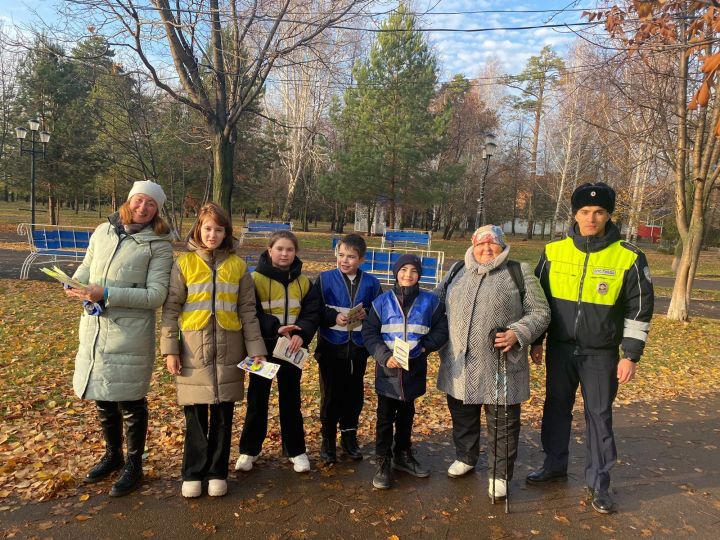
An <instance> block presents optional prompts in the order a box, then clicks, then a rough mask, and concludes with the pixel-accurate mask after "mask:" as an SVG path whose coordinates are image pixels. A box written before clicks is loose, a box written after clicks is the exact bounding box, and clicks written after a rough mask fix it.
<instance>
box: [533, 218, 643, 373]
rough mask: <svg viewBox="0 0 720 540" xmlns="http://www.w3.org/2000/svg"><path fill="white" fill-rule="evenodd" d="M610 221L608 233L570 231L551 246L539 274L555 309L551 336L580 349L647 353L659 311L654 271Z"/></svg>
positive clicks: (579, 351)
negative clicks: (654, 316)
mask: <svg viewBox="0 0 720 540" xmlns="http://www.w3.org/2000/svg"><path fill="white" fill-rule="evenodd" d="M619 236H620V235H619V231H618V230H617V228H616V227H615V226H614V224H612V223H608V229H607V232H606V235H605V236H604V237H602V238H594V237H580V236H575V237H572V236H569V237H567V238H565V239H563V240H559V241H557V242H551V243H550V244H548V245H547V246H546V247H545V252H544V254H543V256H542V257H541V259H540V263H539V264H538V267H537V269H536V272H535V273H536V275H537V276H538V277H539V278H540V282H541V284H542V286H543V288H544V289H545V294H546V296H547V298H548V302H549V304H550V308H551V311H552V319H551V322H550V326H549V328H548V339H549V340H550V341H555V342H559V343H571V344H574V345H575V351H576V354H598V353H600V352H603V351H605V352H610V353H611V354H617V349H618V346H619V345H620V344H621V342H622V347H623V350H624V354H625V356H626V357H627V358H631V359H632V360H638V359H639V358H640V356H641V355H642V352H643V348H644V345H645V342H646V340H647V335H648V331H649V329H650V319H651V318H652V312H653V289H652V282H651V280H650V272H649V270H648V267H647V262H646V260H645V256H644V255H643V253H642V251H640V250H639V249H638V248H637V247H635V246H634V245H632V244H630V243H627V242H624V241H622V240H620V238H619Z"/></svg>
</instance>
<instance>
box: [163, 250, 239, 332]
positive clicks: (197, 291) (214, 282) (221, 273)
mask: <svg viewBox="0 0 720 540" xmlns="http://www.w3.org/2000/svg"><path fill="white" fill-rule="evenodd" d="M177 264H178V267H179V268H180V271H181V272H182V274H183V276H185V284H186V286H187V299H186V300H185V304H184V305H183V308H182V313H181V314H180V318H179V321H178V322H179V325H180V329H181V330H185V331H187V330H202V329H203V328H205V326H207V324H208V322H210V317H211V316H212V315H215V318H216V319H217V322H218V324H219V325H220V326H221V327H222V328H224V329H225V330H240V329H241V328H242V321H240V317H239V316H238V312H237V303H238V295H239V293H240V280H241V279H242V277H243V275H245V271H246V270H247V265H246V264H245V261H243V260H242V259H241V258H240V257H238V256H237V255H235V254H230V255H228V258H227V259H225V260H224V261H223V262H222V264H220V266H219V267H218V268H217V269H216V270H213V269H211V268H210V267H209V266H208V264H207V263H206V262H205V261H204V260H203V259H202V258H201V257H200V256H199V255H197V254H196V253H184V254H182V255H180V257H178V260H177Z"/></svg>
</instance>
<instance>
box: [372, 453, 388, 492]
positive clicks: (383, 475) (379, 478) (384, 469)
mask: <svg viewBox="0 0 720 540" xmlns="http://www.w3.org/2000/svg"><path fill="white" fill-rule="evenodd" d="M372 484H373V487H375V488H377V489H390V488H391V487H392V484H393V474H392V458H391V457H390V456H378V457H377V471H375V476H374V477H373V481H372Z"/></svg>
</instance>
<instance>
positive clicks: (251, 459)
mask: <svg viewBox="0 0 720 540" xmlns="http://www.w3.org/2000/svg"><path fill="white" fill-rule="evenodd" d="M259 457H260V455H259V454H258V455H257V456H249V455H247V454H240V457H239V458H237V461H236V462H235V470H236V471H243V472H248V471H249V470H251V469H252V468H253V463H255V462H256V461H257V460H258V458H259Z"/></svg>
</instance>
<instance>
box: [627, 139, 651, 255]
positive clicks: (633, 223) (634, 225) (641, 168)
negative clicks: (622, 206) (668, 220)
mask: <svg viewBox="0 0 720 540" xmlns="http://www.w3.org/2000/svg"><path fill="white" fill-rule="evenodd" d="M649 168H650V160H648V159H647V144H646V143H645V142H642V143H640V155H639V158H638V161H637V166H636V168H635V178H634V179H633V195H632V199H631V200H630V220H629V222H628V228H627V232H626V233H625V240H627V241H628V242H635V241H636V240H637V229H638V226H639V224H640V212H642V205H643V192H644V191H645V181H646V179H647V174H648V169H649Z"/></svg>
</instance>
